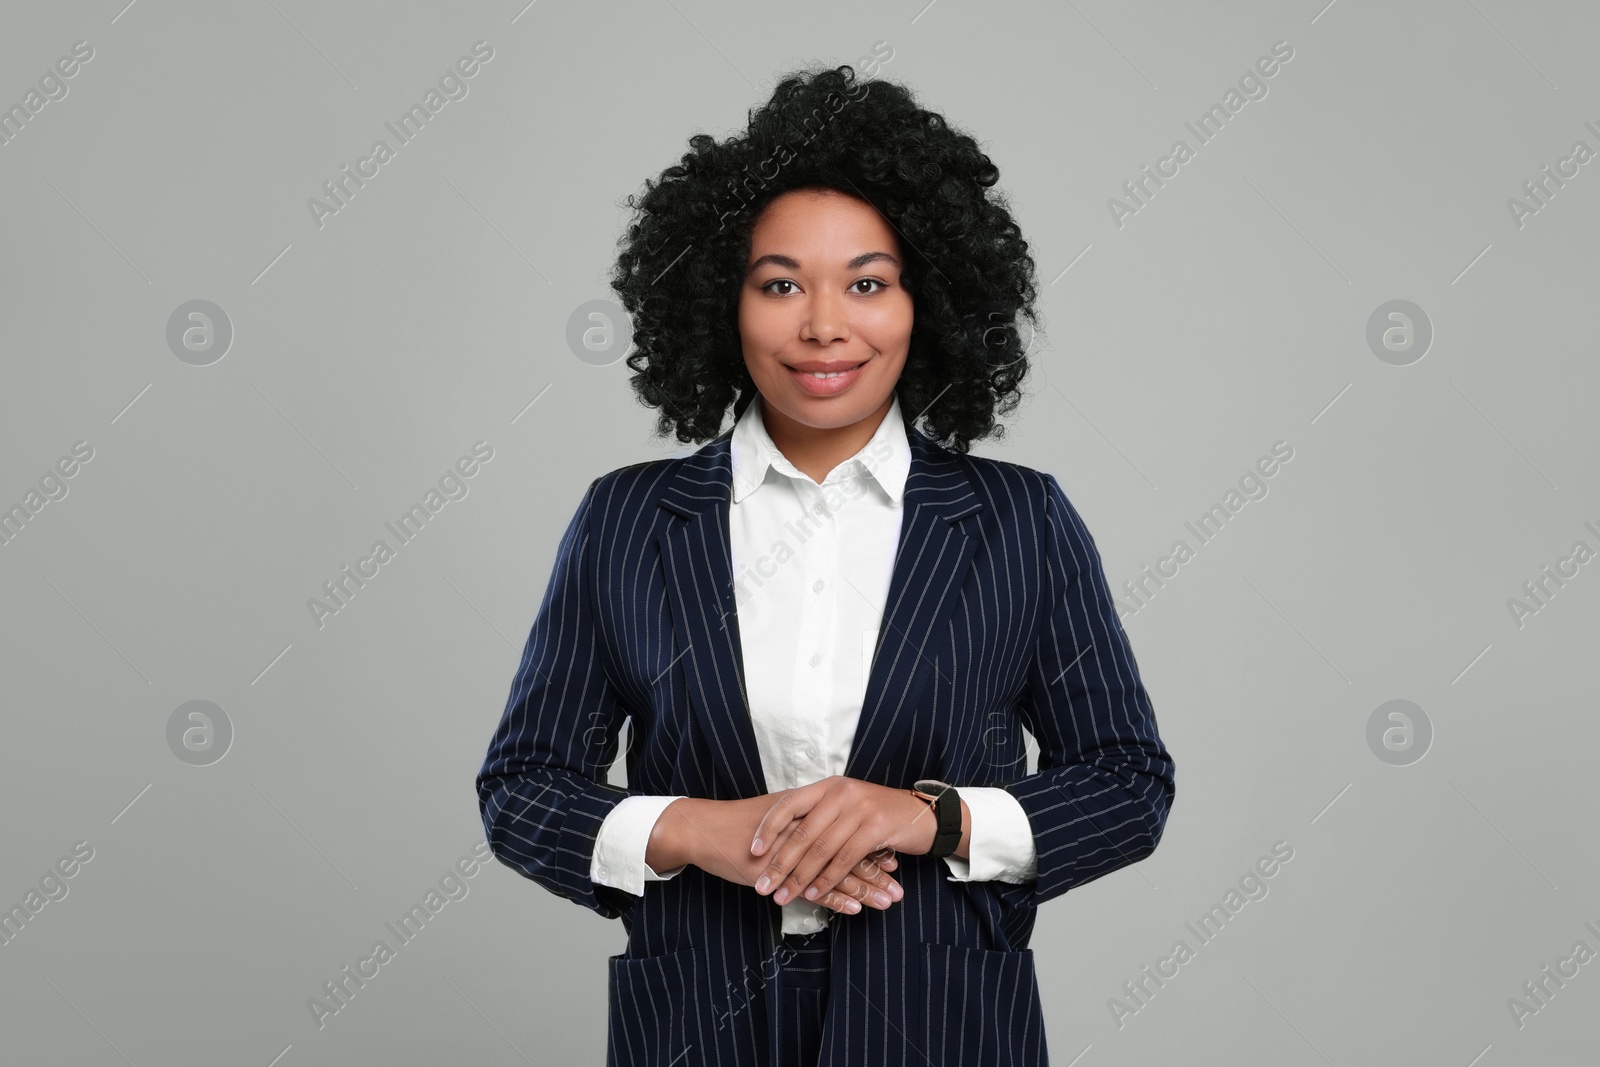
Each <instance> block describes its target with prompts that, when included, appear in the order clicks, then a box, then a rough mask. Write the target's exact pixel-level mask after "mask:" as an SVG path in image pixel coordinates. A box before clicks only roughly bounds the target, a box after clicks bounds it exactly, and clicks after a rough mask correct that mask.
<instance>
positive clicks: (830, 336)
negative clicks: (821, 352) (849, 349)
mask: <svg viewBox="0 0 1600 1067" xmlns="http://www.w3.org/2000/svg"><path fill="white" fill-rule="evenodd" d="M800 336H801V337H802V338H804V339H805V340H807V341H820V342H821V343H822V344H831V343H832V342H834V341H848V340H849V339H850V323H849V309H848V308H846V307H845V303H844V297H843V295H842V294H839V293H832V292H827V291H823V292H821V293H819V294H818V295H816V296H813V297H812V298H811V299H810V300H808V301H807V302H806V308H805V317H804V319H803V320H802V321H801V323H800Z"/></svg>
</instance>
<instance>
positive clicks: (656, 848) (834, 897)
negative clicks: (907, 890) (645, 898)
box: [647, 794, 904, 915]
mask: <svg viewBox="0 0 1600 1067" xmlns="http://www.w3.org/2000/svg"><path fill="white" fill-rule="evenodd" d="M772 803H773V797H772V796H771V795H770V794H767V795H763V796H756V797H746V798H745V799H743V800H706V799H703V798H700V797H681V798H679V799H678V800H674V801H673V802H672V803H671V804H668V805H667V807H666V809H665V810H664V811H663V812H662V814H661V818H660V819H659V820H657V823H656V828H655V830H654V831H652V833H651V836H650V848H649V855H648V857H647V862H649V863H650V866H651V867H652V868H653V869H655V870H658V871H660V870H670V869H671V868H672V867H675V866H677V865H678V864H680V863H692V864H694V865H695V866H696V867H699V868H700V869H701V870H703V871H705V872H706V873H708V874H714V875H716V876H717V877H718V878H723V879H726V880H727V881H730V882H735V883H738V884H739V885H747V886H754V885H755V883H756V879H757V878H759V877H761V872H762V871H764V870H766V868H767V864H768V863H769V862H770V859H769V857H767V856H752V855H751V854H750V848H749V842H750V839H751V838H753V837H754V836H755V832H756V828H757V827H758V826H759V825H760V824H761V819H762V817H763V816H764V815H766V813H767V811H768V810H769V809H770V808H771V807H772ZM792 825H793V823H791V824H790V826H792ZM789 831H790V827H784V828H783V829H781V830H780V831H779V832H778V835H777V838H776V839H775V840H774V842H773V844H774V845H781V844H782V843H783V842H784V841H785V840H786V839H787V838H788V836H789ZM898 866H899V861H898V860H897V859H896V857H895V854H894V851H893V850H892V849H883V850H882V851H879V852H874V853H871V854H870V855H868V856H867V857H866V858H864V859H863V860H862V861H861V862H860V863H858V864H856V867H855V869H854V870H853V871H852V872H851V873H850V874H847V875H845V877H844V878H843V879H842V880H840V882H839V884H838V885H837V886H835V887H834V888H833V889H832V890H830V891H829V892H828V893H826V894H825V895H824V896H823V898H822V899H821V900H817V901H812V903H814V904H819V905H821V906H823V907H825V908H828V909H830V910H831V911H836V912H841V913H843V914H847V915H848V914H854V913H855V912H858V911H860V910H861V908H862V907H863V906H865V907H869V908H877V909H878V910H879V911H887V910H888V909H889V907H890V906H891V905H893V904H894V902H895V901H897V900H899V899H900V898H901V896H902V895H903V894H904V890H902V889H901V887H900V883H898V882H896V881H895V880H894V879H893V878H891V877H889V872H890V871H892V870H894V869H895V868H896V867H898ZM880 892H881V893H884V894H886V896H885V898H884V901H883V902H880V901H879V900H878V899H875V896H874V894H876V893H880Z"/></svg>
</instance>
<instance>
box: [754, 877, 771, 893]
mask: <svg viewBox="0 0 1600 1067" xmlns="http://www.w3.org/2000/svg"><path fill="white" fill-rule="evenodd" d="M771 884H772V879H771V878H768V877H767V876H766V875H764V874H763V875H762V876H761V880H760V881H759V882H757V883H756V892H757V893H765V892H766V891H767V887H768V886H770V885H771Z"/></svg>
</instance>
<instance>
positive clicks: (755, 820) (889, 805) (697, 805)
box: [649, 775, 938, 914]
mask: <svg viewBox="0 0 1600 1067" xmlns="http://www.w3.org/2000/svg"><path fill="white" fill-rule="evenodd" d="M937 829H938V826H937V821H936V819H935V818H934V815H933V812H932V810H931V809H930V808H929V806H928V804H927V802H926V801H923V800H920V799H918V798H917V797H915V796H913V795H912V794H911V793H910V791H908V790H905V789H893V788H891V787H889V786H883V785H878V784H876V783H874V782H866V781H862V780H861V779H859V778H846V777H844V776H843V775H832V776H830V777H828V778H824V779H822V780H820V781H817V782H812V783H811V784H810V785H805V786H801V787H800V788H798V789H788V790H785V791H783V792H781V793H768V794H765V795H763V796H757V797H747V798H745V799H743V800H705V799H701V798H697V797H683V798H681V799H679V800H675V801H673V802H672V803H671V804H670V805H668V806H667V809H666V812H665V813H664V814H663V818H662V819H661V820H659V821H658V823H657V826H656V829H655V830H654V831H653V832H652V834H651V841H650V855H649V859H650V860H651V866H652V867H653V868H654V869H655V870H666V869H669V868H671V867H674V866H677V865H678V864H680V863H692V864H694V865H695V866H697V867H700V868H701V869H703V870H705V871H706V872H708V873H710V874H714V875H716V876H718V877H719V878H724V879H727V880H728V881H731V882H737V883H739V884H742V885H753V886H754V887H755V889H756V892H758V893H761V894H763V895H765V894H768V893H770V894H771V895H772V898H773V900H774V901H775V902H777V903H778V904H787V903H788V902H790V901H792V900H795V899H797V898H799V897H800V896H801V895H802V892H803V893H804V897H805V899H808V900H812V901H814V902H815V903H817V904H819V905H821V906H822V907H826V908H829V909H831V910H833V911H836V912H844V913H846V914H851V913H854V912H858V911H860V910H861V908H862V907H863V906H867V907H875V908H878V909H879V910H887V909H888V908H889V907H890V906H891V905H892V904H893V903H894V902H895V901H897V900H899V899H901V897H902V896H903V895H904V890H903V889H902V887H901V886H900V884H899V883H898V882H896V881H895V880H894V879H893V878H891V877H890V876H889V872H890V871H893V870H895V869H896V868H897V867H898V866H899V861H898V860H897V859H896V857H895V853H896V852H905V853H908V854H910V855H914V856H916V855H922V854H924V853H926V852H928V851H929V850H930V849H931V848H932V847H933V838H934V834H935V832H936V831H937Z"/></svg>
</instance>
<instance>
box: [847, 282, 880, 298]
mask: <svg viewBox="0 0 1600 1067" xmlns="http://www.w3.org/2000/svg"><path fill="white" fill-rule="evenodd" d="M862 282H865V283H866V284H868V285H876V286H877V287H878V289H887V288H889V286H888V284H887V283H885V282H880V281H879V280H878V279H876V278H862V279H860V281H856V282H853V283H851V286H850V288H851V289H855V287H856V286H858V285H860V284H862ZM878 289H868V290H867V292H866V293H862V294H861V295H862V296H866V295H867V294H868V293H876V292H877V291H878ZM856 291H857V292H860V290H856Z"/></svg>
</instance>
